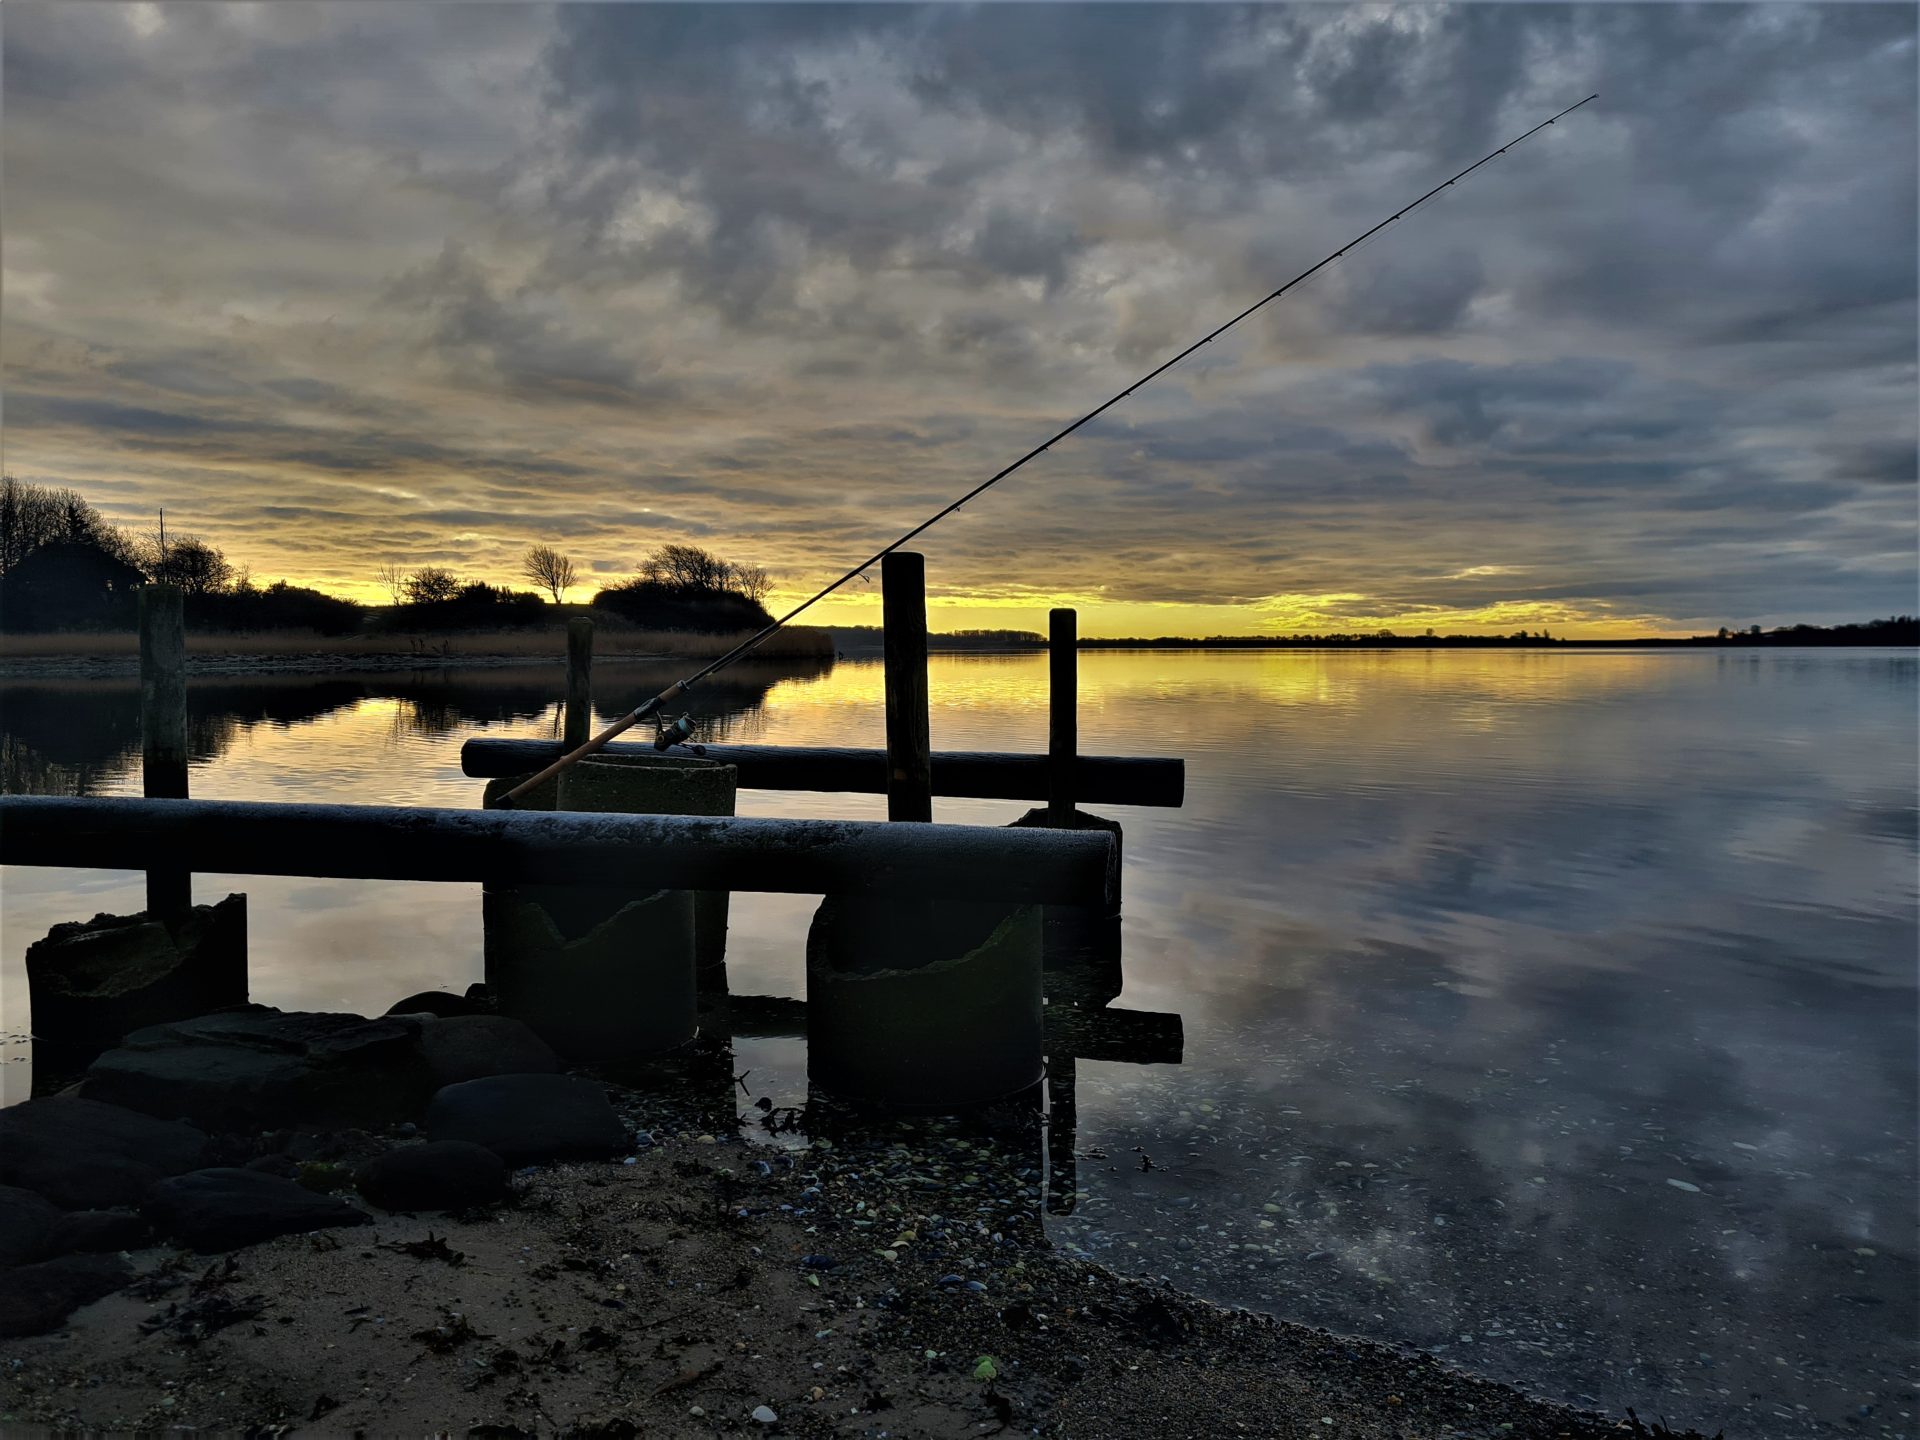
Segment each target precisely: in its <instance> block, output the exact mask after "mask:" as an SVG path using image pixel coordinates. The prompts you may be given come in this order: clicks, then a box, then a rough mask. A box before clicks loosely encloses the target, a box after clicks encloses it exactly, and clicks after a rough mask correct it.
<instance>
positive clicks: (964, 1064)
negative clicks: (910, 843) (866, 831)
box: [807, 896, 1044, 1111]
mask: <svg viewBox="0 0 1920 1440" xmlns="http://www.w3.org/2000/svg"><path fill="white" fill-rule="evenodd" d="M1043 1011H1044V1006H1043V1001H1042V996H1041V988H1040V911H1039V907H1037V906H1021V907H1019V908H1016V909H1008V908H1007V907H1005V906H996V905H981V904H960V903H951V902H943V901H931V902H918V903H916V902H911V901H901V900H888V899H884V898H873V899H866V898H862V899H853V898H851V897H846V896H838V897H830V898H828V899H827V900H826V901H825V902H823V903H822V904H821V906H820V909H819V911H818V912H817V913H816V914H815V916H814V920H813V926H812V929H811V930H810V931H809V933H808V936H807V1073H808V1078H809V1081H810V1083H811V1084H812V1085H813V1086H814V1087H815V1088H816V1089H819V1090H823V1091H825V1092H827V1093H828V1094H830V1095H832V1096H834V1097H836V1098H839V1099H842V1100H847V1101H851V1102H854V1103H856V1104H864V1105H879V1106H888V1107H893V1108H898V1109H906V1110H921V1111H956V1110H964V1109H968V1108H970V1107H973V1106H978V1105H983V1104H987V1103H989V1102H991V1101H995V1100H1000V1099H1004V1098H1006V1097H1008V1096H1010V1095H1016V1094H1019V1093H1021V1092H1023V1091H1026V1090H1029V1089H1031V1088H1032V1087H1033V1086H1034V1085H1036V1084H1037V1083H1038V1082H1039V1080H1040V1078H1041V1073H1042V1066H1043V1061H1042V1050H1043V1043H1044V1042H1043V1033H1044V1032H1043V1024H1042V1022H1043V1018H1044V1015H1043Z"/></svg>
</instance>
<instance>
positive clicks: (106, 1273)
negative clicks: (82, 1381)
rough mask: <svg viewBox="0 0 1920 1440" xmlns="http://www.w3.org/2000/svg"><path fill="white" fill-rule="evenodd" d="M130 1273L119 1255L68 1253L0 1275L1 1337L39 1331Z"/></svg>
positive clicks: (115, 1287) (111, 1289)
mask: <svg viewBox="0 0 1920 1440" xmlns="http://www.w3.org/2000/svg"><path fill="white" fill-rule="evenodd" d="M131 1279H133V1267H132V1266H130V1265H129V1264H127V1262H126V1261H125V1260H122V1259H121V1258H120V1257H119V1256H118V1255H68V1256H64V1257H62V1258H61V1259H58V1260H45V1261H42V1262H41V1263H40V1264H38V1265H22V1266H21V1267H20V1268H19V1269H17V1270H9V1271H7V1273H6V1274H5V1276H4V1277H0V1337H4V1338H12V1337H14V1336H16V1335H42V1334H45V1333H46V1332H47V1331H49V1330H52V1329H54V1328H56V1327H57V1326H59V1325H60V1324H61V1323H62V1322H63V1321H65V1320H66V1318H67V1317H68V1316H69V1315H71V1314H72V1313H73V1312H74V1311H76V1310H78V1309H79V1308H80V1307H81V1306H82V1305H88V1304H91V1303H92V1302H93V1301H95V1300H98V1299H100V1298H101V1297H102V1296H105V1295H111V1294H112V1293H113V1292H114V1291H116V1290H118V1289H119V1288H120V1287H121V1286H122V1285H125V1284H126V1283H127V1282H128V1281H129V1280H131Z"/></svg>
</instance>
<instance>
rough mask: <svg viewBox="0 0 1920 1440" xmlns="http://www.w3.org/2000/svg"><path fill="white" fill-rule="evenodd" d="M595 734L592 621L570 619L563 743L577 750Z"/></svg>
mask: <svg viewBox="0 0 1920 1440" xmlns="http://www.w3.org/2000/svg"><path fill="white" fill-rule="evenodd" d="M592 733H593V620H592V619H591V618H590V617H589V616H586V615H576V616H574V617H573V618H572V619H571V620H569V621H567V718H566V728H565V730H564V732H563V733H562V737H561V739H562V742H563V743H564V744H565V745H566V747H567V749H568V750H577V749H579V748H580V746H582V745H584V744H586V743H587V739H588V737H589V736H590V735H591V734H592Z"/></svg>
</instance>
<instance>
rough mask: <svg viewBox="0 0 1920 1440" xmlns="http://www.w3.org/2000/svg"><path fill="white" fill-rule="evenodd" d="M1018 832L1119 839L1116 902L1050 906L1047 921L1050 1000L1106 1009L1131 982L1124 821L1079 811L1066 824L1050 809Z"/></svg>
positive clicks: (1031, 815)
mask: <svg viewBox="0 0 1920 1440" xmlns="http://www.w3.org/2000/svg"><path fill="white" fill-rule="evenodd" d="M1008 828H1009V829H1014V830H1096V831H1101V832H1103V833H1105V834H1108V835H1111V836H1112V837H1113V847H1114V880H1113V899H1112V901H1111V903H1109V904H1106V905H1048V906H1045V907H1043V910H1044V913H1043V916H1042V919H1041V954H1042V957H1043V966H1044V969H1045V973H1046V982H1045V983H1046V992H1047V998H1048V999H1049V1000H1053V1001H1056V1002H1057V1001H1063V1000H1064V1001H1067V1002H1069V1003H1071V1004H1074V1005H1104V1004H1106V1003H1107V1002H1108V1001H1109V1000H1111V999H1113V998H1114V997H1115V996H1117V995H1118V994H1119V993H1120V991H1121V988H1122V987H1123V985H1124V983H1125V981H1124V978H1123V977H1122V975H1121V967H1120V863H1119V862H1120V849H1121V844H1122V840H1121V832H1120V822H1119V821H1117V820H1109V819H1107V818H1106V817H1105V816H1103V815H1091V814H1089V813H1087V812H1086V811H1085V810H1075V811H1073V812H1072V813H1071V814H1070V815H1069V816H1068V817H1066V819H1065V823H1064V824H1063V823H1062V817H1061V816H1059V815H1058V814H1057V813H1056V812H1054V811H1053V810H1052V809H1051V808H1050V807H1045V806H1042V807H1038V808H1036V809H1032V810H1029V811H1027V813H1026V814H1024V815H1022V816H1021V817H1020V818H1019V819H1018V820H1015V821H1014V822H1013V823H1012V825H1010V826H1009V827H1008Z"/></svg>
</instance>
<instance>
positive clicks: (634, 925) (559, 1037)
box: [481, 886, 699, 1062]
mask: <svg viewBox="0 0 1920 1440" xmlns="http://www.w3.org/2000/svg"><path fill="white" fill-rule="evenodd" d="M603 893H604V892H603ZM623 893H624V899H623V900H619V901H617V903H615V904H614V907H613V909H612V912H611V913H610V914H608V915H606V916H605V917H604V918H603V919H600V920H598V921H597V922H594V921H591V920H589V921H587V922H585V923H583V924H578V925H575V924H571V923H569V922H574V921H579V920H580V911H581V908H582V907H578V906H574V905H572V904H571V903H570V898H571V897H569V896H568V894H567V891H566V889H565V888H563V887H558V886H553V887H548V886H540V887H533V886H528V887H524V888H521V889H509V888H506V887H498V888H495V887H489V888H487V889H486V890H485V891H484V892H483V893H482V896H481V907H482V908H481V914H482V917H483V924H484V929H485V934H486V941H485V944H486V967H487V984H488V985H489V986H490V987H492V989H493V991H494V993H495V995H496V996H498V998H499V1004H500V1010H501V1012H502V1013H503V1014H507V1015H511V1016H513V1017H514V1018H515V1019H517V1020H520V1021H523V1022H524V1023H525V1024H527V1025H528V1026H530V1027H531V1028H532V1029H533V1031H534V1033H535V1034H537V1035H539V1036H540V1038H541V1039H543V1040H545V1041H546V1042H547V1043H548V1044H549V1045H551V1046H553V1048H554V1049H555V1050H556V1051H558V1052H559V1053H560V1054H561V1055H563V1056H565V1057H566V1058H568V1059H570V1060H596V1061H606V1062H621V1061H630V1060H644V1059H647V1058H650V1057H652V1056H656V1055H662V1054H665V1053H666V1052H667V1051H669V1050H673V1049H675V1048H677V1047H679V1046H681V1045H684V1044H686V1043H687V1042H688V1041H689V1040H691V1039H693V1037H694V1035H695V1033H696V1031H697V1030H698V1029H699V998H698V994H697V992H696V990H695V988H694V972H693V897H692V894H691V893H690V892H689V891H685V890H655V891H652V892H651V893H642V894H635V893H634V892H632V891H627V892H623Z"/></svg>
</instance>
